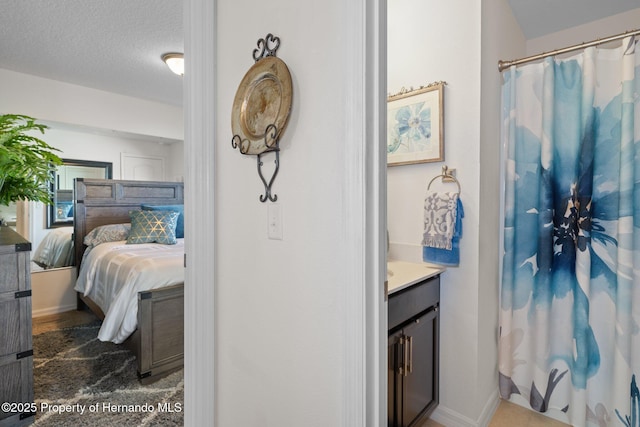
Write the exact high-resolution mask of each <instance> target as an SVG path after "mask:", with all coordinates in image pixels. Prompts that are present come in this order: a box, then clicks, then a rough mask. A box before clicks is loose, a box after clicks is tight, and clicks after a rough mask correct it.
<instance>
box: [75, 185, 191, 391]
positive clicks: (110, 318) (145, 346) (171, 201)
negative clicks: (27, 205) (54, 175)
mask: <svg viewBox="0 0 640 427" xmlns="http://www.w3.org/2000/svg"><path fill="white" fill-rule="evenodd" d="M75 186H76V187H75V191H76V193H75V194H76V201H75V204H74V212H75V218H74V248H75V259H76V260H78V261H77V262H78V264H79V266H78V274H79V276H78V281H77V283H76V286H77V289H76V290H78V289H80V292H78V299H79V303H78V308H79V309H80V308H84V307H85V306H86V307H88V308H89V309H90V310H91V311H93V312H94V313H95V314H96V315H97V316H98V317H100V318H101V319H103V325H102V327H101V330H100V333H99V337H100V339H102V340H105V341H113V342H116V343H122V344H123V345H126V346H127V347H128V348H130V349H131V350H132V351H133V352H134V354H135V355H136V359H137V365H138V366H137V368H138V376H139V378H140V380H141V382H142V383H143V384H146V383H150V382H153V381H155V380H157V379H159V378H161V377H162V376H164V375H166V374H167V373H169V372H171V371H174V370H175V369H178V368H180V367H182V365H183V361H184V354H183V336H184V246H183V239H177V240H176V244H172V245H159V244H154V243H144V244H140V245H127V244H126V242H124V241H122V240H114V241H110V242H105V243H100V244H98V245H96V246H93V245H92V244H91V245H90V246H89V247H88V246H87V245H85V237H86V236H87V235H90V237H91V233H92V231H94V233H93V234H95V231H97V229H99V228H105V227H103V226H108V225H112V224H128V223H130V222H131V219H130V218H131V217H130V215H129V213H130V211H140V210H142V209H143V208H144V209H153V208H154V207H161V206H180V205H182V204H183V201H184V189H183V184H182V183H179V182H159V181H123V180H104V179H81V178H79V179H77V180H76V184H75ZM106 228H109V227H106ZM87 240H88V241H89V240H91V239H87ZM88 249H90V251H88ZM85 252H87V254H86V256H85ZM149 253H152V254H156V255H157V254H158V253H160V254H161V255H160V257H164V258H166V259H168V260H169V261H168V262H165V261H166V260H165V261H162V262H158V261H157V260H156V261H154V260H149V259H148V258H147V256H148V255H149ZM109 254H115V258H116V260H115V261H113V260H108V258H109V256H110V255H109ZM83 258H84V259H83ZM96 259H99V260H101V262H102V264H100V263H99V262H98V263H97V264H94V263H93V261H95V260H96ZM89 266H91V267H89ZM89 268H90V269H92V270H93V271H91V272H90V273H87V269H89ZM107 270H115V271H116V274H115V275H113V276H114V277H115V279H114V278H109V279H107V278H106V277H107ZM87 277H90V278H91V279H90V280H87ZM125 277H126V278H127V279H126V280H125V279H124V278H125ZM127 280H128V281H127ZM123 281H127V283H123ZM101 285H105V286H106V288H105V287H103V288H100V286H101ZM116 288H117V289H116ZM126 295H128V297H126ZM105 301H106V302H105ZM114 313H115V314H114Z"/></svg>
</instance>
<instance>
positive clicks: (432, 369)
mask: <svg viewBox="0 0 640 427" xmlns="http://www.w3.org/2000/svg"><path fill="white" fill-rule="evenodd" d="M439 302H440V274H439V273H438V274H435V275H433V276H431V277H428V278H425V279H422V280H420V281H418V282H417V283H413V284H410V285H408V286H405V287H403V288H402V289H399V290H396V291H390V293H389V300H388V307H389V313H388V325H389V341H388V426H389V427H405V426H415V425H420V424H421V423H422V422H423V421H424V419H425V418H426V417H427V416H429V415H430V414H431V413H432V412H433V410H434V409H435V408H436V406H437V405H438V365H439V320H440V311H439Z"/></svg>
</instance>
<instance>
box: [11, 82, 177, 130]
mask: <svg viewBox="0 0 640 427" xmlns="http://www.w3.org/2000/svg"><path fill="white" fill-rule="evenodd" d="M0 91H1V92H2V97H0V113H3V114H6V113H13V114H26V115H28V116H32V117H35V118H37V119H40V120H47V121H52V122H59V123H68V124H73V125H77V126H85V127H88V128H96V129H102V130H110V131H111V130H112V131H119V132H128V133H132V134H137V135H148V136H154V137H157V138H159V139H160V138H169V139H171V140H178V141H182V140H183V139H184V128H183V117H182V109H181V108H179V107H175V106H172V105H166V104H160V103H158V102H151V101H146V100H142V99H137V98H131V97H128V96H123V95H118V94H114V93H109V92H104V91H100V90H96V89H89V88H86V87H82V86H77V85H73V84H68V83H62V82H59V81H55V80H49V79H44V78H41V77H35V76H31V75H28V74H22V73H16V72H14V71H9V70H4V69H0Z"/></svg>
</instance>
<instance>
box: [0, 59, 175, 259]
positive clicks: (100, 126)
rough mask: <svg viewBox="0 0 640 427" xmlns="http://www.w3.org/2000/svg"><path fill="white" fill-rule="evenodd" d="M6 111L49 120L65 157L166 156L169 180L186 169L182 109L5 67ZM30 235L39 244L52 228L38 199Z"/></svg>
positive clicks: (0, 79)
mask: <svg viewBox="0 0 640 427" xmlns="http://www.w3.org/2000/svg"><path fill="white" fill-rule="evenodd" d="M0 92H1V93H2V97H0V113H12V114H25V115H28V116H32V117H35V118H37V119H38V121H40V122H43V123H46V124H47V125H49V127H50V129H48V130H47V131H46V132H45V134H44V135H42V136H40V135H38V137H40V138H41V139H43V140H44V141H45V142H47V143H48V144H49V145H51V146H53V147H55V148H57V149H59V150H61V152H59V153H58V155H59V156H60V157H62V158H68V159H76V160H96V161H106V162H112V163H113V178H114V179H120V153H123V152H124V153H130V154H147V155H152V156H159V157H162V158H164V159H165V177H164V179H166V180H167V181H174V180H176V181H177V180H181V179H182V176H183V175H184V172H183V169H184V155H183V154H182V152H183V151H184V144H183V142H182V141H183V132H184V131H183V117H182V109H181V108H177V107H174V106H169V105H165V104H160V103H155V102H149V101H145V100H140V99H136V98H131V97H126V96H122V95H117V94H112V93H108V92H103V91H98V90H95V89H90V88H85V87H81V86H76V85H71V84H67V83H62V82H58V81H55V80H49V79H43V78H40V77H35V76H31V75H27V74H22V73H16V72H13V71H8V70H4V69H0ZM31 206H32V209H33V219H32V220H33V226H32V227H31V231H30V234H31V235H30V236H28V238H29V240H30V241H31V243H32V247H33V248H34V249H35V248H36V247H37V245H38V244H39V242H40V240H41V239H42V237H43V236H44V234H46V232H47V230H46V217H45V206H44V205H43V204H41V203H37V204H36V203H32V204H31Z"/></svg>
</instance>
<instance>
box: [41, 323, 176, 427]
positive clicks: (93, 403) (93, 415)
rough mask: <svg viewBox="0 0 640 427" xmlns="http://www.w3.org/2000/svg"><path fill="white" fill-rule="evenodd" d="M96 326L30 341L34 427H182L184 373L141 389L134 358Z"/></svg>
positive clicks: (88, 325)
mask: <svg viewBox="0 0 640 427" xmlns="http://www.w3.org/2000/svg"><path fill="white" fill-rule="evenodd" d="M99 328H100V322H99V321H96V322H92V323H90V324H87V325H81V326H76V327H72V328H65V329H61V330H56V331H50V332H45V333H43V334H39V335H35V336H34V337H33V353H34V355H33V365H34V397H35V404H36V409H37V411H36V418H35V423H34V425H36V426H87V427H93V426H115V425H119V426H123V427H124V426H163V427H164V426H182V425H183V424H184V417H183V412H182V411H183V410H184V381H183V375H184V372H183V370H180V371H176V372H174V373H172V374H170V375H168V376H167V377H165V378H162V379H160V380H158V381H157V382H155V383H153V384H149V385H145V386H143V385H141V384H140V382H139V381H138V377H137V374H136V365H135V356H134V355H133V353H131V352H130V351H129V350H127V349H126V348H124V347H123V346H121V345H117V344H113V343H110V342H101V341H99V340H98V338H97V335H98V329H99Z"/></svg>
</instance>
